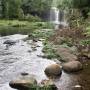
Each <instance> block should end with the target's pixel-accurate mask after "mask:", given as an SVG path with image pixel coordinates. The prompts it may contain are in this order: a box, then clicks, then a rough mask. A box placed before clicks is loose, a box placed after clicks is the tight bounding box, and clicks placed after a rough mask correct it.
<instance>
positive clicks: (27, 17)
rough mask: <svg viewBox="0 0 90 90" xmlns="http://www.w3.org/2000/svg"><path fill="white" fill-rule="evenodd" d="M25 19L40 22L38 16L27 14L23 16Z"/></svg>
mask: <svg viewBox="0 0 90 90" xmlns="http://www.w3.org/2000/svg"><path fill="white" fill-rule="evenodd" d="M25 20H26V21H30V22H41V19H40V17H38V16H32V15H30V14H28V15H26V16H25Z"/></svg>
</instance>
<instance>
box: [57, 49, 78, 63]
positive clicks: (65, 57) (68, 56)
mask: <svg viewBox="0 0 90 90" xmlns="http://www.w3.org/2000/svg"><path fill="white" fill-rule="evenodd" d="M55 51H56V54H57V55H59V56H60V58H61V60H62V61H64V62H70V61H76V60H77V59H78V58H77V56H76V55H74V54H73V53H72V51H71V50H70V49H69V48H65V47H59V48H57V49H55Z"/></svg>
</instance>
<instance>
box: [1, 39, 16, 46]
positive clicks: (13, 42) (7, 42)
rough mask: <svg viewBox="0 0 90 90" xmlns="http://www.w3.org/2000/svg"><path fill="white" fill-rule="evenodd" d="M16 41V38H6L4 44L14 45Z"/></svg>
mask: <svg viewBox="0 0 90 90" xmlns="http://www.w3.org/2000/svg"><path fill="white" fill-rule="evenodd" d="M15 43H16V41H14V40H6V41H5V42H4V43H3V44H8V45H14V44H15Z"/></svg>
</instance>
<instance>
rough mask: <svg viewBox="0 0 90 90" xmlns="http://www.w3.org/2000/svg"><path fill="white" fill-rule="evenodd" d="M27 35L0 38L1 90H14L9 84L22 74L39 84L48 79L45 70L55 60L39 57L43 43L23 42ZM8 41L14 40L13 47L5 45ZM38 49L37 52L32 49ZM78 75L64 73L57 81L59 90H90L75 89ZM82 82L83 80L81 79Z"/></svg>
mask: <svg viewBox="0 0 90 90" xmlns="http://www.w3.org/2000/svg"><path fill="white" fill-rule="evenodd" d="M26 37H27V35H19V34H16V35H10V36H5V37H0V90H14V89H12V88H10V87H9V82H10V81H11V80H13V79H15V78H16V77H18V76H19V75H20V74H21V73H22V72H26V73H29V74H32V75H34V77H35V78H36V79H37V81H38V82H41V81H42V80H43V79H47V77H46V76H45V74H44V70H45V68H46V67H47V66H48V65H50V64H53V63H55V62H54V61H53V60H49V59H45V58H41V57H38V56H39V55H43V53H42V48H43V45H42V42H41V41H38V42H33V41H32V40H28V41H23V39H24V38H26ZM6 40H14V41H16V43H15V44H14V45H11V46H8V47H7V46H6V45H5V44H3V43H4V42H5V41H6ZM33 47H36V48H35V50H33V49H32V48H33ZM79 79H80V77H79V75H78V74H67V73H64V72H63V73H62V76H61V78H60V79H57V80H55V83H56V85H57V87H58V90H90V89H81V88H80V89H77V88H76V89H75V87H74V86H75V85H78V84H79V81H78V80H79ZM80 80H81V79H80Z"/></svg>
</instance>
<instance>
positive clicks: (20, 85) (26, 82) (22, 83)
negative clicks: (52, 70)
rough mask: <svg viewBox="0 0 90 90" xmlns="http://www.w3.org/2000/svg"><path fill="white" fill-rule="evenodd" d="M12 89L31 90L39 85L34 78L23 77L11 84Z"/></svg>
mask: <svg viewBox="0 0 90 90" xmlns="http://www.w3.org/2000/svg"><path fill="white" fill-rule="evenodd" d="M9 85H10V87H12V88H14V89H18V90H31V89H30V88H33V86H34V85H37V81H36V79H35V78H34V77H33V76H29V75H26V76H22V77H19V78H18V79H16V80H13V81H11V82H10V83H9Z"/></svg>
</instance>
